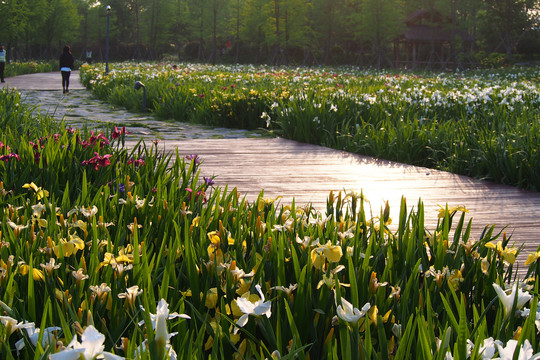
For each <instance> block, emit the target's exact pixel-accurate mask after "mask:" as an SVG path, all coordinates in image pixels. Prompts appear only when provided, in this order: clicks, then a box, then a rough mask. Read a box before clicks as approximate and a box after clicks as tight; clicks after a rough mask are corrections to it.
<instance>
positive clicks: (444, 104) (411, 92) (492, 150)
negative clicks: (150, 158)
mask: <svg viewBox="0 0 540 360" xmlns="http://www.w3.org/2000/svg"><path fill="white" fill-rule="evenodd" d="M539 71H540V70H539V68H538V67H537V68H513V69H502V70H496V71H495V70H493V71H467V72H459V73H423V74H411V73H397V72H393V73H388V72H380V71H373V70H369V71H364V70H359V69H358V68H355V67H341V68H295V67H288V68H284V67H283V68H274V67H264V66H262V67H254V66H225V65H219V66H208V65H195V64H184V65H181V66H179V67H177V66H175V67H173V66H171V65H167V64H157V65H156V64H130V63H124V64H116V65H115V66H114V67H113V70H112V71H111V73H110V74H108V75H107V74H104V73H103V67H99V66H97V67H90V66H83V67H82V69H81V78H82V81H83V83H84V84H85V86H87V87H88V88H90V89H91V90H92V92H93V93H94V94H95V95H96V96H98V97H99V98H101V99H104V100H107V101H110V102H113V103H115V104H117V105H121V106H125V107H127V108H128V109H130V110H133V111H139V109H140V104H141V97H142V92H140V91H139V92H137V91H136V90H135V89H134V88H133V84H135V82H136V81H138V80H140V81H142V82H143V83H145V84H146V87H147V93H148V104H149V105H148V106H149V108H150V109H151V111H153V112H154V113H155V114H156V115H157V116H159V117H162V118H165V119H171V118H173V119H176V120H179V121H192V122H199V123H206V124H210V125H216V126H228V127H238V128H245V129H256V128H265V129H268V130H269V131H272V132H273V133H275V134H278V135H281V136H284V137H288V138H291V139H295V140H299V141H303V142H309V143H314V144H320V145H324V146H328V147H333V148H337V149H343V150H347V151H350V152H354V153H360V154H365V155H371V156H375V157H380V158H384V159H388V160H395V161H400V162H404V163H409V164H414V165H420V166H426V167H430V168H437V169H442V170H447V171H451V172H454V173H458V174H464V175H469V176H473V177H477V178H484V179H489V180H494V181H497V182H501V183H504V184H510V185H515V186H520V187H523V188H528V189H533V190H540V173H539V172H538V168H540V150H539V149H540V128H539V126H540V115H539V114H540V90H539V87H538V85H539V83H538V81H539V79H540V72H539Z"/></svg>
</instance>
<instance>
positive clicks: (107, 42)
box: [105, 5, 111, 73]
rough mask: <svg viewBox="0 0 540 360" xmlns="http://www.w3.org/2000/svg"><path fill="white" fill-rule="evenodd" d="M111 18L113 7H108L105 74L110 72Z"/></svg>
mask: <svg viewBox="0 0 540 360" xmlns="http://www.w3.org/2000/svg"><path fill="white" fill-rule="evenodd" d="M110 17H111V5H107V38H106V40H105V73H108V72H109V21H110Z"/></svg>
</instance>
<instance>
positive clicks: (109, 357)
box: [101, 351, 125, 360]
mask: <svg viewBox="0 0 540 360" xmlns="http://www.w3.org/2000/svg"><path fill="white" fill-rule="evenodd" d="M101 354H102V355H103V358H104V359H105V360H120V359H125V358H124V357H122V356H119V355H115V354H112V353H110V352H106V351H104V352H102V353H101Z"/></svg>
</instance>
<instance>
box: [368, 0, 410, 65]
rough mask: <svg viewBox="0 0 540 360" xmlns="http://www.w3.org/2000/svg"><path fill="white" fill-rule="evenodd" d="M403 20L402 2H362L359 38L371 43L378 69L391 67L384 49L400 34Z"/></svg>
mask: <svg viewBox="0 0 540 360" xmlns="http://www.w3.org/2000/svg"><path fill="white" fill-rule="evenodd" d="M404 20H405V14H404V3H403V1H402V0H363V2H362V26H361V31H362V32H361V37H362V38H363V39H364V40H365V41H368V42H369V43H371V45H372V47H373V50H374V55H375V58H374V59H375V64H376V66H377V67H378V68H380V67H382V66H383V65H385V66H392V62H391V61H390V60H389V58H388V55H387V53H386V51H387V49H386V48H387V46H388V44H391V43H392V40H394V39H395V38H396V37H397V36H398V35H399V34H400V33H401V32H402V30H403V26H404Z"/></svg>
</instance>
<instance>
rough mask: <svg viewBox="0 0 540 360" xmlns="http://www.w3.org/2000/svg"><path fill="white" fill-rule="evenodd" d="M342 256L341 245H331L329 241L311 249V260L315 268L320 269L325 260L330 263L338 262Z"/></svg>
mask: <svg viewBox="0 0 540 360" xmlns="http://www.w3.org/2000/svg"><path fill="white" fill-rule="evenodd" d="M342 256H343V250H341V246H339V245H332V243H331V242H330V241H328V242H327V243H326V244H325V245H320V246H319V247H316V248H315V249H313V250H311V262H312V264H313V266H314V267H315V268H317V269H322V267H323V266H324V264H325V262H326V260H328V262H330V263H337V262H339V261H340V260H341V257H342Z"/></svg>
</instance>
